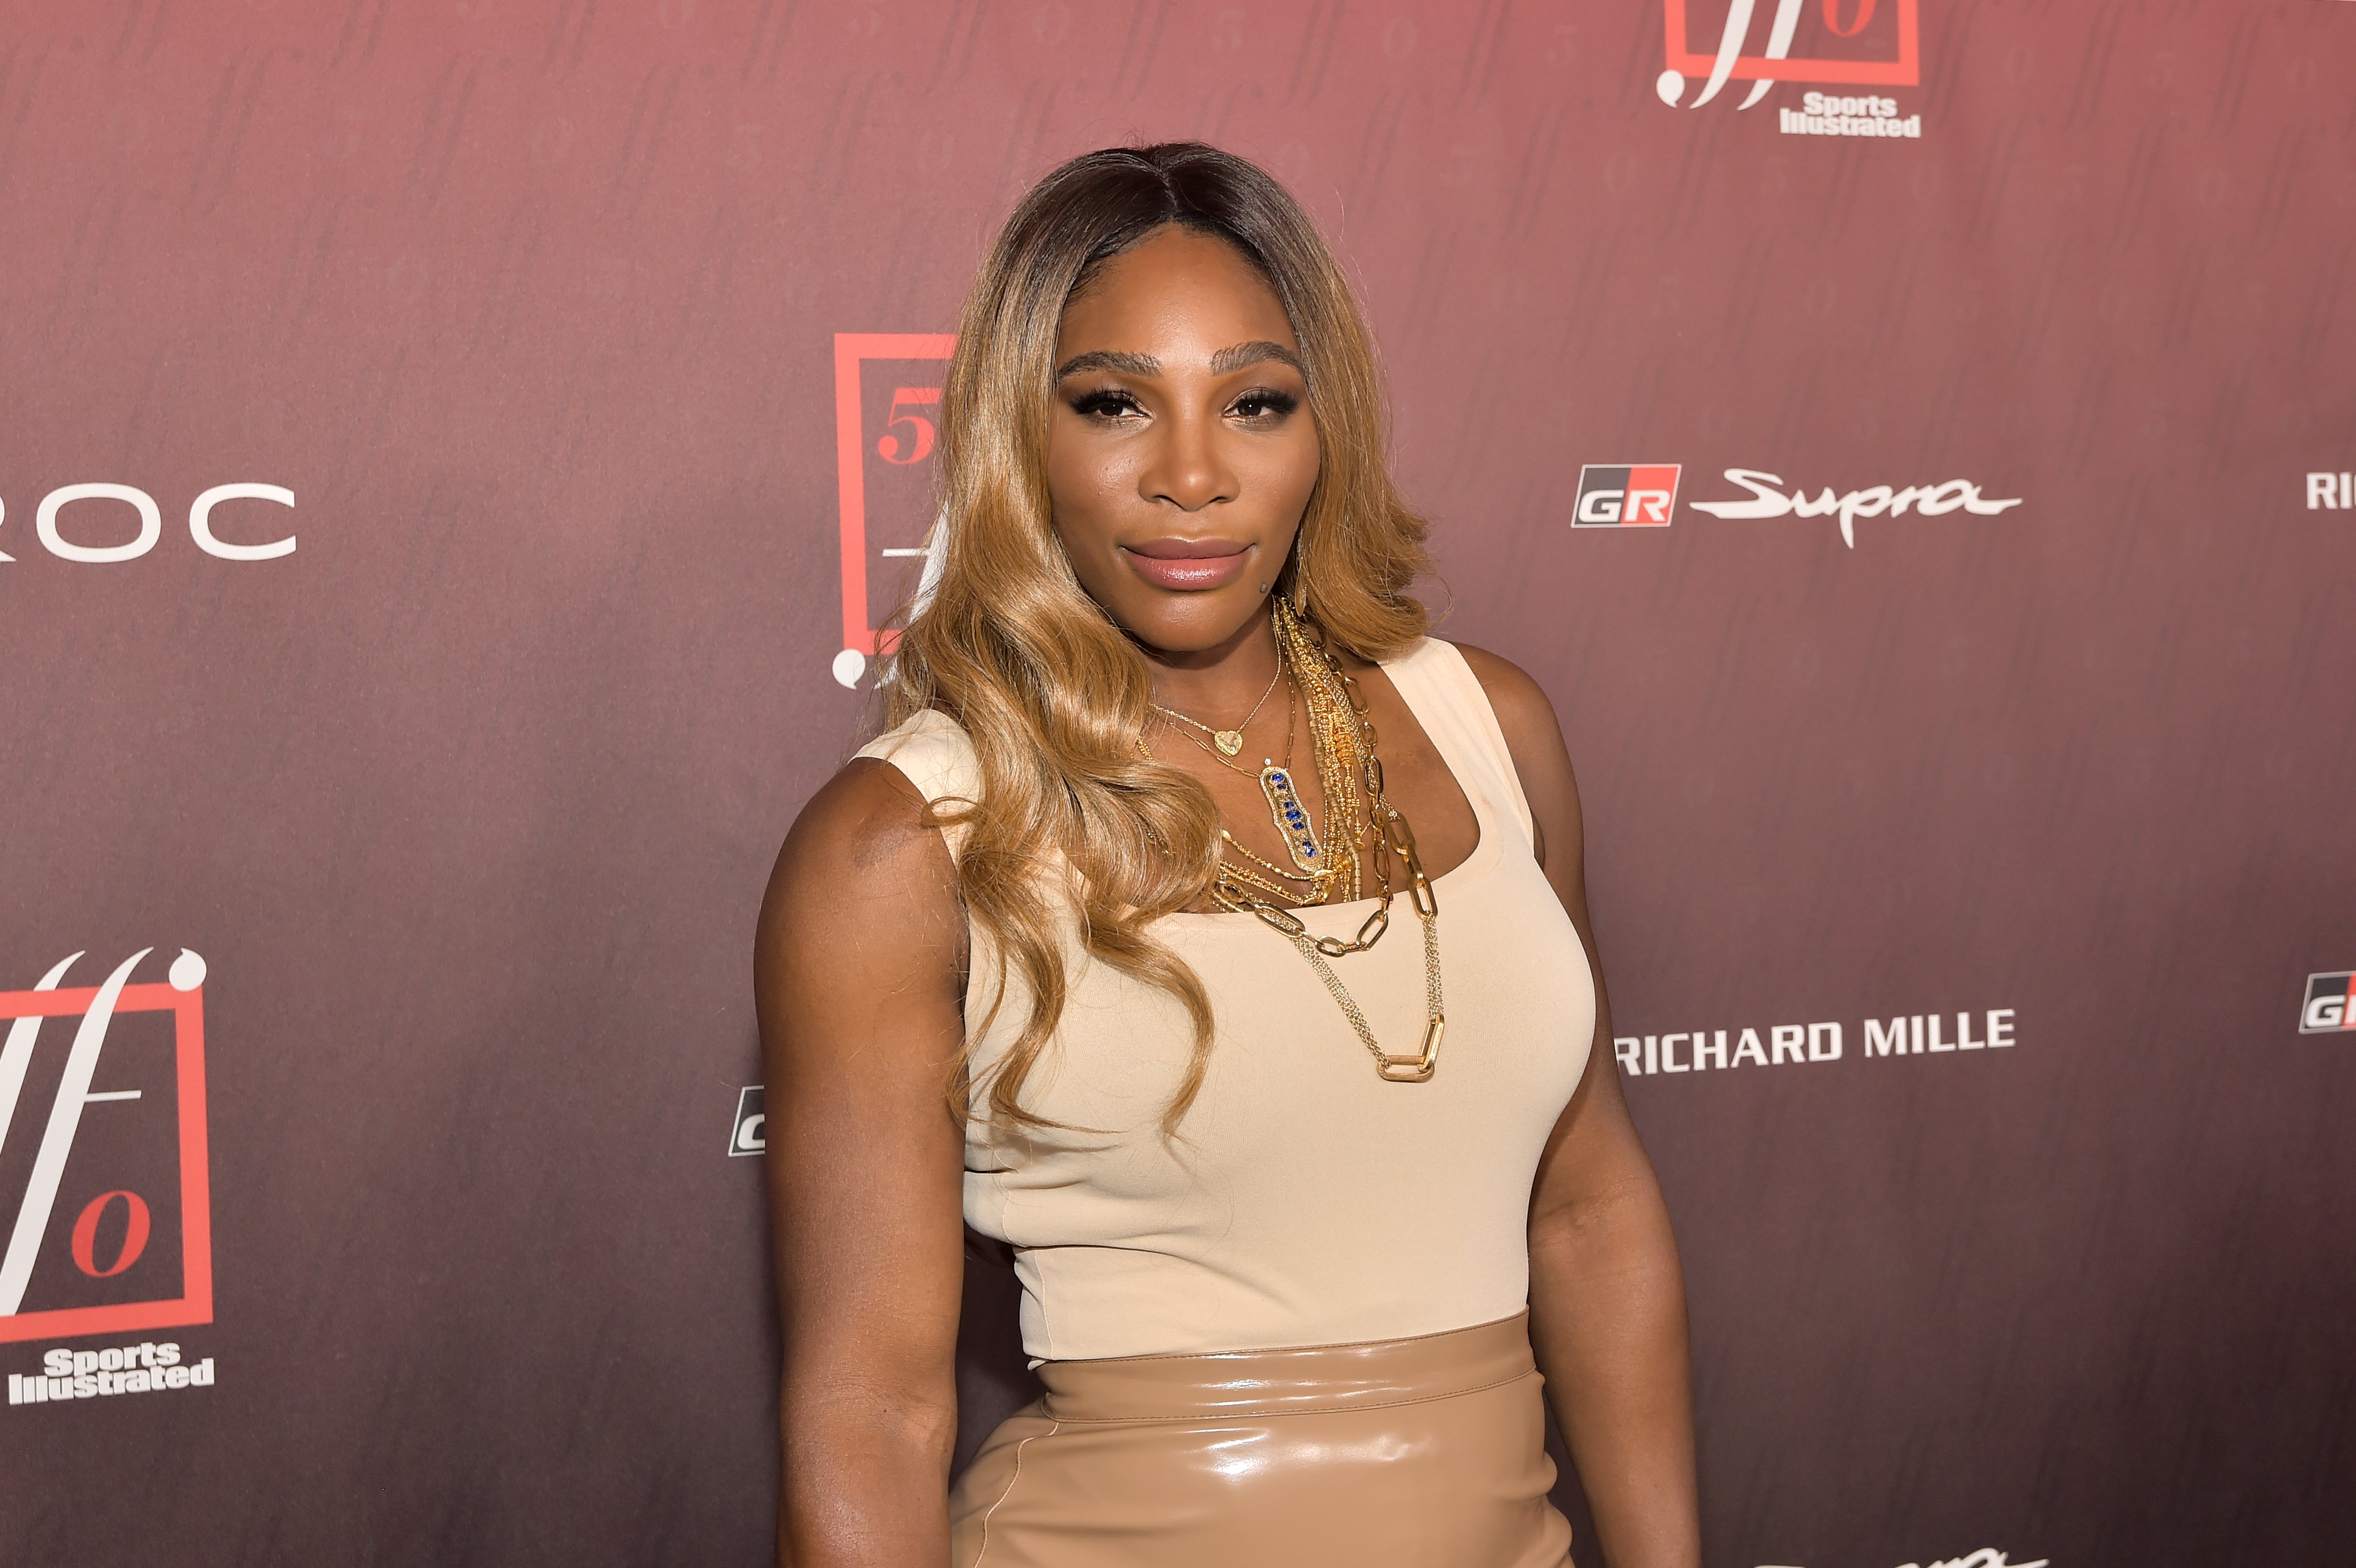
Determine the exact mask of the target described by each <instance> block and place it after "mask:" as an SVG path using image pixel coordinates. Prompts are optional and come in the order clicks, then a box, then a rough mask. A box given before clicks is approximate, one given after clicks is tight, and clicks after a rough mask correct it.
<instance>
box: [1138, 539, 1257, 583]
mask: <svg viewBox="0 0 2356 1568" xmlns="http://www.w3.org/2000/svg"><path fill="white" fill-rule="evenodd" d="M1120 549H1121V553H1123V554H1124V555H1126V556H1128V558H1129V564H1130V569H1131V570H1132V571H1134V572H1135V573H1136V574H1137V575H1139V576H1141V577H1142V578H1144V579H1145V580H1146V581H1147V582H1149V583H1151V584H1152V585H1154V586H1155V587H1157V588H1168V589H1172V590H1173V591H1176V592H1179V593H1202V592H1205V591H1206V590H1208V589H1212V588H1224V587H1226V585H1228V584H1229V583H1232V582H1234V581H1235V580H1236V578H1237V577H1238V576H1240V575H1242V573H1243V569H1244V567H1245V565H1246V564H1248V563H1249V561H1250V559H1251V546H1250V545H1249V544H1239V543H1237V542H1236V541H1234V540H1232V539H1143V540H1140V541H1139V542H1136V543H1134V544H1124V545H1122V546H1121V547H1120Z"/></svg>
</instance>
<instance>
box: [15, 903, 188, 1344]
mask: <svg viewBox="0 0 2356 1568" xmlns="http://www.w3.org/2000/svg"><path fill="white" fill-rule="evenodd" d="M153 951H154V949H152V948H143V949H141V950H139V951H137V952H135V953H134V954H132V955H131V956H130V957H129V958H127V959H124V960H123V961H122V962H121V963H120V964H117V965H116V966H115V968H114V971H113V972H112V973H111V974H109V975H108V976H107V977H106V979H105V980H104V982H102V983H100V984H99V985H96V986H94V987H77V988H72V989H65V988H61V987H60V984H59V983H60V982H61V981H63V980H64V978H65V975H66V972H67V971H68V970H69V969H70V968H72V967H73V965H74V964H75V962H76V961H79V960H80V958H81V957H82V955H81V954H80V953H76V954H74V955H73V956H72V957H71V958H69V959H67V960H66V961H64V962H62V963H59V965H58V966H57V967H56V968H54V969H52V970H50V971H49V972H48V973H47V974H45V975H43V976H42V977H41V978H40V980H39V981H38V982H37V983H35V985H34V986H33V988H32V989H31V990H30V991H8V992H0V1018H5V1019H13V1020H14V1022H13V1023H11V1024H10V1025H9V1027H8V1033H7V1036H6V1039H5V1042H0V1216H5V1215H6V1214H7V1212H8V1209H7V1199H8V1197H10V1196H12V1195H13V1196H14V1197H15V1198H16V1204H15V1216H14V1220H13V1223H12V1224H11V1225H10V1227H9V1229H8V1230H7V1242H6V1251H5V1252H0V1342H14V1341H17V1340H24V1339H36V1338H44V1339H45V1338H58V1337H69V1336H74V1335H83V1334H118V1333H123V1332H124V1331H126V1330H134V1331H135V1330H139V1329H145V1328H161V1327H166V1326H172V1325H176V1324H191V1323H210V1322H211V1321H212V1319H213V1271H212V1209H211V1197H210V1193H209V1182H208V1176H207V1164H206V1156H205V1022H204V1017H205V1008H204V983H205V961H204V960H203V959H201V958H198V956H197V955H196V954H195V953H193V952H190V951H188V950H187V949H185V948H184V949H182V950H181V951H180V956H179V957H178V958H177V959H174V960H173V961H172V964H171V969H170V972H169V973H168V974H167V975H166V978H165V979H164V980H162V981H156V982H151V983H146V984H141V985H133V984H131V983H130V980H131V974H132V972H133V971H134V970H135V969H136V968H137V967H138V966H139V963H140V961H141V960H143V959H145V957H146V956H147V955H148V954H149V953H150V952H153ZM51 1018H59V1019H72V1020H76V1022H75V1023H74V1024H73V1025H72V1026H71V1028H72V1035H71V1037H70V1041H64V1042H60V1045H61V1048H51V1049H48V1050H42V1049H39V1048H38V1047H39V1046H40V1043H41V1038H42V1035H43V1033H44V1031H43V1025H44V1023H45V1022H46V1021H47V1020H48V1019H51ZM50 1034H51V1037H52V1038H55V1037H56V1032H55V1031H51V1032H50ZM110 1047H111V1048H110ZM102 1086H103V1087H102ZM28 1090H29V1094H28V1092H27V1091H28ZM20 1101H22V1102H26V1103H30V1104H36V1105H37V1104H40V1103H43V1102H46V1103H47V1104H48V1118H47V1120H46V1122H45V1123H42V1124H40V1125H39V1130H38V1133H37V1136H28V1135H26V1134H29V1133H33V1131H34V1127H35V1124H36V1123H35V1121H34V1118H33V1117H32V1116H30V1115H28V1116H27V1117H25V1118H24V1119H23V1121H24V1133H17V1132H16V1125H17V1120H16V1110H17V1107H18V1105H19V1103H20ZM176 1353H177V1352H176ZM50 1354H51V1356H52V1357H55V1356H57V1355H62V1354H68V1353H67V1352H62V1351H53V1352H51V1353H50ZM154 1354H155V1353H153V1352H151V1353H150V1362H152V1360H153V1357H154ZM143 1369H145V1370H153V1367H152V1365H147V1364H143ZM94 1370H95V1369H93V1370H92V1372H85V1371H84V1370H82V1369H80V1367H79V1363H78V1362H77V1363H76V1365H75V1369H74V1371H73V1373H72V1375H73V1376H75V1377H81V1376H86V1375H93V1373H94ZM107 1370H112V1369H107Z"/></svg>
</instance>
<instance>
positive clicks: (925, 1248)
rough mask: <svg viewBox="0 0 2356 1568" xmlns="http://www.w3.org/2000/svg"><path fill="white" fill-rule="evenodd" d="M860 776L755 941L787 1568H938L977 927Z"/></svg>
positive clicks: (808, 812) (814, 815)
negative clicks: (956, 1100) (967, 977)
mask: <svg viewBox="0 0 2356 1568" xmlns="http://www.w3.org/2000/svg"><path fill="white" fill-rule="evenodd" d="M923 807H924V800H923V797H922V796H921V795H920V794H919V793H918V792H917V790H916V787H915V786H914V785H912V784H910V783H909V782H908V781H907V779H906V778H905V776H904V775H903V774H902V773H901V772H900V771H899V769H897V768H894V767H892V766H891V765H890V764H889V763H884V762H878V761H873V760H861V761H855V762H853V763H851V766H850V767H848V768H844V769H843V770H842V771H841V773H839V774H837V775H836V776H835V777H834V779H832V780H831V781H830V783H828V784H827V786H826V787H825V788H824V789H820V790H819V792H818V794H817V795H816V796H814V797H813V798H812V799H811V800H810V802H809V805H808V806H807V807H805V808H804V809H803V811H802V813H801V816H800V817H799V818H798V820H797V821H796V822H795V823H794V827H793V831H792V832H790V833H789V834H787V838H786V843H785V848H784V849H783V850H782V851H780V852H779V854H778V856H777V865H776V870H775V871H774V872H773V873H771V875H770V878H769V889H768V894H767V897H766V898H765V899H764V900H763V901H762V905H761V920H760V926H759V930H758V934H757V936H756V937H755V946H754V960H753V975H754V995H755V1004H756V1005H757V1009H758V1013H759V1016H760V1025H761V1055H762V1059H763V1061H764V1063H765V1066H766V1076H767V1086H768V1093H767V1096H766V1114H767V1122H766V1128H767V1139H768V1155H767V1160H768V1176H769V1200H770V1201H769V1210H770V1215H771V1223H772V1234H773V1237H774V1242H773V1244H774V1247H775V1256H776V1276H777V1310H778V1316H779V1318H780V1321H781V1324H782V1327H783V1332H784V1341H785V1369H784V1377H783V1381H782V1386H781V1391H780V1399H781V1410H780V1424H781V1427H782V1430H783V1436H784V1477H783V1487H782V1490H781V1492H780V1494H779V1498H778V1507H777V1561H778V1563H780V1564H781V1565H786V1568H848V1565H850V1564H854V1563H855V1564H859V1565H860V1568H901V1565H903V1564H905V1565H907V1568H918V1565H921V1568H940V1564H942V1563H946V1562H948V1552H949V1543H948V1468H949V1458H950V1452H951V1449H952V1447H953V1445H954V1444H955V1443H956V1440H957V1376H956V1356H957V1326H958V1301H959V1295H960V1291H961V1288H962V1282H963V1278H964V1246H963V1238H964V1232H963V1219H962V1209H961V1203H962V1175H961V1173H962V1171H963V1168H964V1149H963V1143H962V1132H961V1128H960V1126H959V1123H958V1119H957V1117H956V1115H955V1113H954V1112H952V1109H951V1107H950V1105H949V1102H948V1100H947V1099H946V1097H945V1096H944V1094H943V1087H944V1084H945V1083H946V1082H947V1081H948V1076H947V1075H948V1071H949V1063H950V1062H951V1061H952V1060H953V1059H954V1058H956V1056H957V1053H958V1047H959V1046H960V1044H961V1043H962V1041H963V1038H964V1024H963V1015H962V1000H961V999H962V996H963V992H964V971H965V960H966V954H965V920H964V917H963V914H962V911H961V909H960V907H959V905H958V898H957V889H956V877H955V871H954V869H953V867H952V866H951V864H950V861H949V856H948V848H947V846H946V845H945V844H944V843H942V839H941V834H940V832H938V831H937V830H936V829H932V828H927V827H925V826H923V825H922V824H921V822H920V820H919V813H920V812H921V811H922V810H923Z"/></svg>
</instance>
